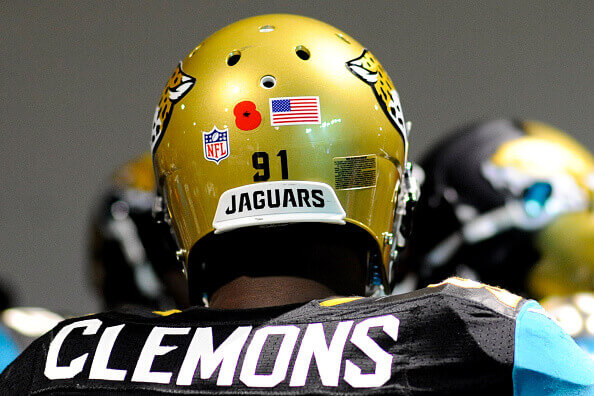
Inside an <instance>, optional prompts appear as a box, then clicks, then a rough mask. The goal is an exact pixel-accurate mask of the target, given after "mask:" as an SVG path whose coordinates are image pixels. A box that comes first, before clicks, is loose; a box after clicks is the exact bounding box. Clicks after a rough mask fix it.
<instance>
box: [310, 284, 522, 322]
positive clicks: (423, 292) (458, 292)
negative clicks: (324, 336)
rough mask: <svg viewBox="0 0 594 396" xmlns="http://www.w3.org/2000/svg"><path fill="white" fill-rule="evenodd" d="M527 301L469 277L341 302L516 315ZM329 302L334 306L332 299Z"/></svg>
mask: <svg viewBox="0 0 594 396" xmlns="http://www.w3.org/2000/svg"><path fill="white" fill-rule="evenodd" d="M526 302H527V300H526V299H524V298H522V297H520V296H518V295H516V294H513V293H511V292H509V291H507V290H505V289H502V288H499V287H495V286H491V285H487V284H484V283H480V282H476V281H473V280H470V279H464V278H459V277H452V278H448V279H446V280H444V281H442V282H440V283H437V284H432V285H429V286H428V287H426V288H423V289H419V290H415V291H412V292H409V293H403V294H398V295H391V296H386V297H380V298H362V299H359V300H355V301H352V302H351V301H348V303H347V304H341V305H351V306H353V307H354V306H359V307H363V306H366V307H372V306H373V307H376V309H384V310H393V311H395V312H400V311H403V310H404V311H409V310H415V309H416V307H420V306H424V307H427V308H428V309H430V310H432V311H434V312H435V313H436V314H438V313H439V314H440V315H443V314H445V313H447V312H452V311H455V312H469V311H479V310H480V311H485V312H487V311H488V312H491V313H492V314H494V315H498V316H505V317H508V318H515V317H517V315H518V314H519V312H520V310H521V308H522V307H523V306H524V304H525V303H526ZM326 304H327V305H335V304H333V303H332V302H330V303H326ZM321 305H324V303H322V304H321Z"/></svg>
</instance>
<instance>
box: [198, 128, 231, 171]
mask: <svg viewBox="0 0 594 396" xmlns="http://www.w3.org/2000/svg"><path fill="white" fill-rule="evenodd" d="M202 141H203V142H204V158H206V159H207V160H208V161H212V162H216V164H217V165H218V164H219V162H221V161H222V160H224V159H225V158H227V157H228V156H229V130H228V129H223V130H218V129H217V127H213V128H212V130H211V131H210V132H202Z"/></svg>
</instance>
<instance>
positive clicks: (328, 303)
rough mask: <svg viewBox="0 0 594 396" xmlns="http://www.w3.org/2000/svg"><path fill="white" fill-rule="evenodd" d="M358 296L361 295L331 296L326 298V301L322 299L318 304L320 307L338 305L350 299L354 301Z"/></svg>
mask: <svg viewBox="0 0 594 396" xmlns="http://www.w3.org/2000/svg"><path fill="white" fill-rule="evenodd" d="M360 298H363V297H341V298H332V299H330V300H326V301H322V302H321V303H320V306H322V307H333V306H335V305H339V304H344V303H348V302H351V301H355V300H358V299H360Z"/></svg>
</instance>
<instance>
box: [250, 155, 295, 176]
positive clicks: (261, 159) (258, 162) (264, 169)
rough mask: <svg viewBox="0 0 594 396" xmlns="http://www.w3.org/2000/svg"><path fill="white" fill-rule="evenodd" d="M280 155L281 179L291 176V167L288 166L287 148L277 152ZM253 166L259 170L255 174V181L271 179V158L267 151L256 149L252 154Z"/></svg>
mask: <svg viewBox="0 0 594 396" xmlns="http://www.w3.org/2000/svg"><path fill="white" fill-rule="evenodd" d="M276 156H277V157H280V167H281V179H283V180H287V179H288V178H289V168H288V166H287V150H281V151H279V152H278V154H276ZM252 166H253V167H254V169H256V170H257V172H256V173H255V174H254V181H255V182H260V181H267V180H269V179H270V159H269V157H268V153H267V152H265V151H256V152H255V153H254V154H252Z"/></svg>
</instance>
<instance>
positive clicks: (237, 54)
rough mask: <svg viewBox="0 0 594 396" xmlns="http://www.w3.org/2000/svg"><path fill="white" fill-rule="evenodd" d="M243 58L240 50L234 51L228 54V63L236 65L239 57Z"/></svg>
mask: <svg viewBox="0 0 594 396" xmlns="http://www.w3.org/2000/svg"><path fill="white" fill-rule="evenodd" d="M240 58H241V52H239V51H238V50H235V51H232V52H231V53H230V54H229V55H227V65H228V66H235V65H236V64H237V62H239V59H240Z"/></svg>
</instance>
